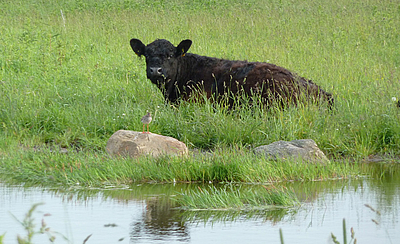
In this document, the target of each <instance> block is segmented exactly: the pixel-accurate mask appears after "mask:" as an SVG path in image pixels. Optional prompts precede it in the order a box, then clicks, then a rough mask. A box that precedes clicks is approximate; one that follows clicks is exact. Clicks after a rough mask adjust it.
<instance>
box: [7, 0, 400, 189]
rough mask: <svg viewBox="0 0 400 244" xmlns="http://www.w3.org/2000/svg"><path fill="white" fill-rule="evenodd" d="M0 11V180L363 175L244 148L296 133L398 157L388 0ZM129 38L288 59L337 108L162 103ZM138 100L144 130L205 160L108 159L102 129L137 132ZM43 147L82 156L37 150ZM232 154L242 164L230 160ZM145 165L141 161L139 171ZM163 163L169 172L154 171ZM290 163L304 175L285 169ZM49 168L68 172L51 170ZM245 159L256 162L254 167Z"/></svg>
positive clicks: (344, 154)
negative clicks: (282, 160)
mask: <svg viewBox="0 0 400 244" xmlns="http://www.w3.org/2000/svg"><path fill="white" fill-rule="evenodd" d="M0 16H1V17H0V131H1V133H0V158H1V159H2V161H3V163H1V166H0V174H1V175H2V177H1V178H14V180H20V181H30V182H33V183H35V182H36V183H45V182H48V183H49V184H54V183H63V184H76V183H79V182H81V183H82V182H83V183H84V184H85V185H92V184H99V183H98V182H102V183H104V182H112V183H129V182H132V181H139V180H148V181H152V180H154V181H172V180H174V179H180V180H182V181H191V180H198V181H208V180H222V181H224V180H225V181H255V182H265V181H280V180H298V179H305V180H307V179H308V180H313V179H314V180H315V179H326V178H334V177H346V176H348V175H357V174H358V173H359V171H358V168H357V167H354V168H352V169H349V168H348V167H347V166H346V165H342V164H335V163H334V165H335V166H332V167H336V168H334V169H332V168H330V167H331V166H329V167H328V168H329V169H322V168H321V169H319V168H317V169H311V168H312V167H309V166H304V165H303V166H301V165H298V166H293V164H291V165H287V166H279V167H283V168H284V169H283V170H281V172H280V173H281V174H277V173H276V172H275V170H273V167H276V165H274V164H273V163H268V162H267V163H266V165H270V167H269V166H265V165H264V167H262V168H258V169H257V167H261V166H259V165H257V167H255V166H254V164H255V162H259V160H258V159H256V158H255V157H254V156H253V155H252V154H251V153H248V152H247V149H248V148H252V147H255V146H259V145H265V144H269V143H272V142H274V141H277V140H294V139H303V138H311V139H313V140H315V141H316V142H317V144H318V145H319V147H320V148H321V150H322V151H324V152H325V154H327V155H328V157H330V158H332V159H334V160H333V161H335V160H337V159H343V158H345V159H346V160H347V159H351V160H352V161H353V160H354V159H355V160H360V159H362V158H365V157H368V156H369V155H371V154H374V155H375V154H379V155H390V156H391V157H395V158H398V155H400V108H398V107H396V101H395V100H399V99H400V68H399V66H400V34H399V31H398V26H400V4H399V3H398V2H396V1H389V0H381V1H380V0H375V1H373V0H368V1H365V0H352V1H344V0H338V1H334V2H332V1H327V0H320V1H316V0H307V1H305V0H301V1H293V0H285V1H282V0H268V1H267V0H258V1H256V0H240V1H238V0H234V1H228V0H220V1H218V0H214V1H206V0H195V1H189V0H180V1H178V0H172V1H162V0H156V1H153V0H151V1H150V0H115V1H111V0H96V1H95V0H87V1H59V0H56V1H47V0H42V1H34V0H25V1H2V7H1V9H0ZM131 38H138V39H140V40H142V41H143V42H144V43H149V42H152V41H153V40H155V39H157V38H163V39H168V40H170V41H171V42H172V43H174V44H175V45H177V44H178V43H179V42H180V41H181V40H183V39H191V40H192V41H193V45H192V47H191V49H190V50H189V52H192V53H197V54H200V55H206V56H213V57H220V58H226V59H235V60H249V61H265V62H270V63H274V64H277V65H280V66H283V67H285V68H288V69H289V70H291V71H293V72H295V73H298V74H299V75H301V76H303V77H306V78H308V79H311V80H313V81H314V82H315V83H317V84H318V85H320V86H321V87H322V88H324V89H325V90H326V91H328V92H331V93H333V94H334V97H335V106H334V110H333V111H329V110H327V109H325V108H318V107H317V106H313V105H309V106H302V105H300V106H298V107H290V108H287V109H285V110H280V109H276V108H270V109H266V108H264V107H262V106H260V107H251V108H250V107H247V108H246V107H245V108H241V109H239V110H235V111H233V112H232V111H228V110H227V109H225V108H223V107H219V106H214V105H212V104H210V103H209V102H204V103H201V104H195V103H183V104H181V105H180V106H179V107H173V106H170V105H169V104H165V103H164V100H163V97H162V95H161V92H160V91H159V90H158V89H157V88H156V87H155V86H154V85H152V84H151V83H150V81H148V80H147V79H146V74H145V61H144V59H140V58H138V57H137V56H136V55H135V54H134V53H133V51H132V50H131V47H130V45H129V40H130V39H131ZM146 110H149V111H150V112H152V114H153V115H154V116H153V118H154V120H153V122H152V124H151V125H150V130H151V132H153V133H158V134H162V135H166V136H172V137H175V138H177V139H179V140H181V141H183V142H185V143H186V144H187V145H188V146H189V147H190V148H191V149H201V150H211V151H214V152H215V153H214V156H212V157H206V158H204V157H199V158H196V157H193V158H191V159H183V160H182V161H181V162H179V160H177V159H161V161H160V160H155V159H149V158H143V159H141V161H140V162H139V163H138V164H137V165H139V167H136V166H132V161H129V160H126V159H121V160H116V159H110V158H108V157H107V155H106V153H105V145H106V142H107V140H108V138H109V137H110V136H111V135H112V134H113V133H114V132H115V131H117V130H119V129H126V130H136V131H140V130H141V129H142V124H141V122H140V118H141V116H143V115H144V114H145V112H146ZM44 145H47V146H49V148H52V147H54V148H55V147H66V148H67V149H68V150H70V151H75V150H78V151H82V152H83V155H82V154H81V153H78V154H76V155H75V154H74V155H70V154H68V155H62V154H59V153H53V152H51V150H50V149H48V148H45V149H43V150H41V149H42V148H44ZM235 149H238V150H239V151H240V152H238V153H237V154H236V155H234V156H233V157H229V156H226V155H225V154H226V153H227V152H228V153H234V152H236V151H237V150H235ZM85 152H86V153H85ZM241 153H243V156H241ZM213 160H214V161H213ZM233 160H236V161H237V162H239V163H240V162H247V164H246V163H244V164H242V165H241V164H239V163H232V164H230V163H229V162H231V161H233ZM257 160H258V161H257ZM167 162H168V163H167ZM182 162H186V163H187V166H186V167H184V168H182V167H181V166H180V165H182ZM203 162H205V163H204V164H203ZM262 162H263V161H262ZM145 163H147V164H148V165H150V166H149V168H148V169H147V171H141V170H142V169H141V167H142V165H143V164H145ZM84 164H86V166H85V167H82V169H96V170H94V171H90V170H88V171H84V170H81V173H79V174H83V175H73V174H75V173H74V172H77V171H75V169H79V170H80V169H81V166H82V165H84ZM128 164H129V165H130V166H129V167H128V166H126V165H128ZM164 164H165V165H168V167H167V166H165V167H166V168H165V171H166V172H160V169H162V168H163V167H164ZM219 164H221V165H224V167H225V166H226V167H225V168H223V169H224V170H225V171H224V170H223V172H225V173H224V174H226V175H222V177H221V178H215V175H216V174H217V173H215V172H214V171H213V172H214V173H210V172H211V171H209V170H211V169H214V170H215V169H219V168H218V167H217V166H218V165H219ZM113 165H115V167H113ZM171 165H172V166H174V167H172V169H173V170H170V169H171V168H170V167H171ZM204 165H206V166H207V167H208V168H204V167H206V166H204ZM152 167H153V168H152ZM175 167H176V168H175ZM229 167H230V168H229ZM245 167H247V169H243V168H245ZM279 167H278V169H277V171H279ZM296 167H300V168H301V167H303V168H302V170H303V171H300V172H293V174H286V173H287V171H291V170H293V171H295V170H294V169H298V168H296ZM226 168H228V169H226ZM56 169H63V172H64V173H62V172H61V173H60V174H56V175H54V171H55V170H56ZM175 169H176V171H179V170H183V169H184V170H187V171H186V172H176V171H174V170H175ZM239 169H240V170H239ZM254 169H257V171H258V172H255V173H254V175H252V174H250V173H251V172H252V171H253V170H254ZM190 170H194V171H196V172H195V173H193V174H191V173H187V172H189V171H190ZM352 170H353V172H351V171H352ZM167 171H168V172H167ZM169 171H171V172H169ZM321 171H324V172H323V173H321ZM65 172H66V173H65ZM150 172H152V173H150ZM202 172H203V173H202ZM207 172H208V173H209V175H207ZM216 172H218V170H217V171H216ZM227 172H228V173H227ZM285 172H286V173H285ZM305 172H312V173H310V175H307V174H308V173H305ZM202 174H203V175H202ZM249 175H252V177H253V176H254V178H251V177H250V176H249ZM260 175H262V176H260ZM276 175H279V177H278V178H275V176H276ZM304 175H305V176H304ZM192 176H193V177H192ZM73 177H77V178H75V179H73ZM213 177H214V178H213ZM246 177H249V178H246ZM71 178H72V179H71ZM95 182H97V183H95Z"/></svg>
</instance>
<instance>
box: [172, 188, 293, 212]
mask: <svg viewBox="0 0 400 244" xmlns="http://www.w3.org/2000/svg"><path fill="white" fill-rule="evenodd" d="M260 188H261V190H260V189H258V190H256V191H246V190H241V189H240V188H239V189H233V188H229V187H225V188H223V187H222V188H216V187H214V186H212V187H209V188H208V189H207V188H200V187H199V190H198V191H188V192H183V193H181V194H180V196H179V197H178V198H176V199H175V200H176V201H177V203H178V205H180V206H182V208H184V209H191V210H228V209H231V210H232V209H233V210H243V209H246V210H251V209H253V210H254V209H260V208H262V209H265V208H271V207H276V206H293V205H295V204H296V203H298V200H297V199H296V197H295V195H294V194H293V193H291V192H289V191H288V190H287V189H283V188H282V189H267V187H265V188H262V187H261V186H260Z"/></svg>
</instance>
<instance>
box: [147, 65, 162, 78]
mask: <svg viewBox="0 0 400 244" xmlns="http://www.w3.org/2000/svg"><path fill="white" fill-rule="evenodd" d="M147 77H148V78H149V79H154V78H155V79H158V78H160V77H164V72H163V69H162V68H161V67H149V68H148V69H147Z"/></svg>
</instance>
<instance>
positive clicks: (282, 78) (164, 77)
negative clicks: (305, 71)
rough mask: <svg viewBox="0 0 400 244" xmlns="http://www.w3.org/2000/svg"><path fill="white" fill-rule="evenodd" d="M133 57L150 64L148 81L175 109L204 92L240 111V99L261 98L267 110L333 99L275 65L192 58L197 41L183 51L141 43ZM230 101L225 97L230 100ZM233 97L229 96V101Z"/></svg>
mask: <svg viewBox="0 0 400 244" xmlns="http://www.w3.org/2000/svg"><path fill="white" fill-rule="evenodd" d="M130 44H131V47H132V49H133V51H134V52H135V53H136V54H137V55H138V56H139V57H140V56H142V55H144V56H145V58H146V65H147V68H146V72H147V78H148V79H149V80H151V82H152V83H154V84H156V85H157V87H158V88H159V89H160V90H161V91H162V93H163V95H164V97H165V99H166V100H167V101H169V102H172V103H175V102H177V101H178V100H179V99H184V100H187V99H188V98H190V97H191V96H193V95H194V94H195V93H196V92H198V91H203V92H205V94H206V95H207V97H208V98H216V100H217V101H220V100H221V98H223V97H225V98H228V101H229V105H230V106H232V105H234V101H238V100H237V99H235V96H236V97H237V96H239V95H241V96H243V95H246V96H248V97H250V98H253V97H254V96H259V97H260V98H261V101H262V102H263V103H265V104H267V105H270V104H272V103H274V102H278V103H279V104H280V105H281V106H286V105H288V104H290V103H292V104H297V103H298V102H299V101H300V100H303V98H306V99H308V100H311V101H314V102H319V101H320V100H323V101H326V102H327V103H328V105H329V107H331V106H332V104H333V97H332V95H331V94H330V93H327V92H325V91H324V90H323V89H322V88H320V87H319V86H318V85H316V84H315V83H313V82H312V81H310V80H306V79H305V78H303V77H299V76H297V75H295V74H293V73H292V72H290V71H289V70H287V69H285V68H282V67H279V66H276V65H274V64H269V63H261V62H247V61H231V60H225V59H219V58H211V57H205V56H200V55H196V54H191V53H187V51H188V50H189V48H190V46H191V45H192V41H191V40H183V41H182V42H181V43H179V45H178V46H177V47H175V46H174V45H173V44H171V43H170V42H169V41H167V40H162V39H161V40H155V41H154V42H152V43H150V44H149V45H147V46H146V45H144V44H143V43H142V42H141V41H140V40H138V39H132V40H131V41H130ZM224 95H225V96H224ZM226 95H227V96H226Z"/></svg>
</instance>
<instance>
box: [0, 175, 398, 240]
mask: <svg viewBox="0 0 400 244" xmlns="http://www.w3.org/2000/svg"><path fill="white" fill-rule="evenodd" d="M287 186H288V187H291V188H293V189H294V190H295V192H296V194H297V195H298V197H299V198H300V201H301V206H299V207H296V208H290V209H283V210H276V211H259V212H237V211H197V212H193V211H182V210H176V209H174V208H173V207H174V203H173V202H171V201H169V200H168V199H169V196H170V195H174V194H176V193H177V192H181V191H185V190H188V189H190V188H191V187H197V186H195V185H189V184H186V185H173V184H142V185H132V186H129V187H126V188H125V189H114V188H110V189H106V190H104V189H103V190H96V189H91V190H82V189H78V188H76V189H75V188H70V189H63V190H60V189H48V188H47V189H43V188H37V187H22V186H6V185H4V184H0V235H2V234H4V233H5V237H4V243H6V244H8V243H17V241H16V237H17V235H18V234H19V235H21V236H26V231H25V230H24V229H23V227H22V225H21V224H20V223H18V221H17V220H15V218H14V217H13V216H12V215H14V216H15V217H16V218H17V219H18V220H22V219H23V218H24V216H25V214H26V213H27V212H28V210H29V209H30V207H31V206H32V205H33V204H35V203H39V202H43V203H44V205H40V206H38V208H37V211H35V213H34V216H35V223H36V229H38V228H40V225H41V221H42V219H43V218H44V220H45V223H46V224H47V226H49V227H50V228H51V230H54V231H57V232H59V233H62V234H63V235H64V236H65V237H67V238H68V239H69V242H68V241H66V240H64V239H62V237H61V236H57V239H56V242H55V243H83V241H84V240H85V238H87V237H88V236H89V235H90V234H91V236H90V238H89V239H88V240H87V242H86V243H87V244H90V243H280V239H279V229H280V228H282V231H283V236H284V241H285V244H294V243H307V244H309V243H333V242H332V238H331V233H333V234H334V235H336V236H337V238H338V240H339V241H340V243H343V230H342V221H343V218H345V219H346V225H347V233H348V234H347V235H348V241H349V240H350V228H351V227H353V228H354V231H355V237H356V238H357V243H363V244H365V243H373V244H381V243H382V244H383V243H396V244H397V243H400V223H399V209H400V177H397V176H396V175H394V176H388V177H383V178H381V179H380V180H376V179H360V180H345V181H324V182H310V183H290V184H287ZM248 187H260V186H257V185H252V186H248ZM365 204H368V205H369V206H370V207H367V206H365ZM373 209H374V210H375V211H373ZM46 213H49V214H51V216H45V217H43V215H44V214H46ZM34 243H49V241H48V240H47V237H46V236H45V235H38V236H36V237H35V238H34Z"/></svg>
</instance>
